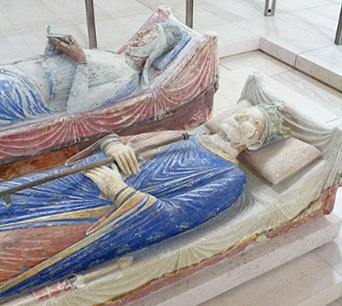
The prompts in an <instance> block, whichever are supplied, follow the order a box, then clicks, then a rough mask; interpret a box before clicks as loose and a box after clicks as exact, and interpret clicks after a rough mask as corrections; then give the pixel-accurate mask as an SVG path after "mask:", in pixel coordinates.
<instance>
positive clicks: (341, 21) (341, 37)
mask: <svg viewBox="0 0 342 306" xmlns="http://www.w3.org/2000/svg"><path fill="white" fill-rule="evenodd" d="M335 44H336V45H342V4H341V10H340V17H339V18H338V23H337V30H336V36H335Z"/></svg>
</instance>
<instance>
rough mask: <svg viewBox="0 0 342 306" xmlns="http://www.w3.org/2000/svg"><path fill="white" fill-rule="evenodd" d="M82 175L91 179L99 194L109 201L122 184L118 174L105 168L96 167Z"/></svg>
mask: <svg viewBox="0 0 342 306" xmlns="http://www.w3.org/2000/svg"><path fill="white" fill-rule="evenodd" d="M82 173H83V175H84V176H86V177H88V178H89V179H91V180H92V181H93V182H94V183H95V185H96V186H97V187H98V188H99V189H100V190H101V192H102V193H103V194H104V195H105V196H106V197H108V198H110V199H112V198H113V197H114V195H115V193H116V192H117V190H118V189H120V188H122V184H124V183H123V180H122V178H121V175H120V173H119V172H118V171H116V170H113V169H111V168H109V167H106V166H100V167H96V168H93V169H90V170H86V171H84V172H82Z"/></svg>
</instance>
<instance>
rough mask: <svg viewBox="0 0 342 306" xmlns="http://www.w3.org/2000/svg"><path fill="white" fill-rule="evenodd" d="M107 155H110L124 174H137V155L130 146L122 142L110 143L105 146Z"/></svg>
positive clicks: (138, 170) (138, 168)
mask: <svg viewBox="0 0 342 306" xmlns="http://www.w3.org/2000/svg"><path fill="white" fill-rule="evenodd" d="M105 153H106V155H107V156H112V157H113V158H114V160H115V162H116V164H117V165H118V166H119V168H120V170H121V171H122V172H123V173H124V174H126V175H132V174H138V172H140V167H139V163H138V160H137V157H136V155H135V153H134V151H133V149H132V148H131V147H130V146H126V145H124V144H122V143H118V142H114V143H110V144H108V145H107V146H106V148H105Z"/></svg>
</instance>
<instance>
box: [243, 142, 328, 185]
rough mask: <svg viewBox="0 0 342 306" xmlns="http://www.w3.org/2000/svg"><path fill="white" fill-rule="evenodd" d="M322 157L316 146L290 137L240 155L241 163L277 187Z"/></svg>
mask: <svg viewBox="0 0 342 306" xmlns="http://www.w3.org/2000/svg"><path fill="white" fill-rule="evenodd" d="M321 156H322V155H321V152H320V151H319V150H318V149H317V148H315V147H314V146H312V145H310V144H308V143H306V142H303V141H301V140H299V139H296V138H293V137H290V138H287V139H283V140H281V141H278V142H275V143H271V144H269V145H267V146H265V147H263V148H260V149H259V150H257V151H252V152H244V153H242V154H240V155H239V161H240V162H242V163H243V164H245V165H246V166H247V167H249V168H250V169H252V170H253V171H255V172H257V173H258V174H259V175H261V176H262V177H263V178H265V179H266V180H267V181H268V182H270V183H271V184H272V185H275V184H279V183H281V182H283V181H284V180H286V179H287V178H289V177H290V176H292V175H294V174H295V173H297V172H298V171H300V170H301V169H303V168H304V167H307V166H308V165H309V164H311V163H312V162H314V161H315V160H317V159H318V158H320V157H321Z"/></svg>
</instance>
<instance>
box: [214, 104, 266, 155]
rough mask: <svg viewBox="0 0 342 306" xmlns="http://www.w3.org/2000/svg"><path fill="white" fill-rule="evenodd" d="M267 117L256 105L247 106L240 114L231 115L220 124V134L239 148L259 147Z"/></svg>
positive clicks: (234, 146)
mask: <svg viewBox="0 0 342 306" xmlns="http://www.w3.org/2000/svg"><path fill="white" fill-rule="evenodd" d="M264 126H265V118H264V115H263V113H262V111H261V110H259V109H258V108H256V107H249V108H245V109H244V110H242V111H241V112H240V113H238V114H234V115H232V116H230V117H229V118H228V119H227V121H225V122H224V123H222V124H221V125H220V126H219V130H218V135H219V136H220V137H221V138H223V139H224V140H225V141H228V142H229V143H230V144H231V146H232V147H233V148H236V149H238V150H241V149H242V150H244V149H251V150H253V149H257V148H258V147H260V146H261V145H262V143H261V141H260V136H261V133H262V131H263V129H264Z"/></svg>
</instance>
